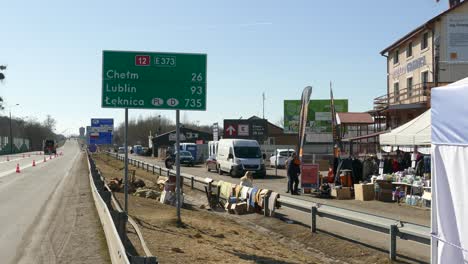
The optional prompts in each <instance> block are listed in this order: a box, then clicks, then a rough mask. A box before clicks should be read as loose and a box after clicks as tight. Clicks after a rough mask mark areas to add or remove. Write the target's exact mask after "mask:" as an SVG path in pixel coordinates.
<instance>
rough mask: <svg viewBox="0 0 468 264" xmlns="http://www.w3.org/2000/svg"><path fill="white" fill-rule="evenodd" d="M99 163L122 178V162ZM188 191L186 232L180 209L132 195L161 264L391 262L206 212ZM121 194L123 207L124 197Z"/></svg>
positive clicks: (323, 239)
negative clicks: (178, 221)
mask: <svg viewBox="0 0 468 264" xmlns="http://www.w3.org/2000/svg"><path fill="white" fill-rule="evenodd" d="M95 160H96V162H97V166H98V167H99V169H100V170H101V172H102V173H103V176H104V177H106V178H108V179H110V178H114V177H122V176H121V175H123V173H122V170H121V169H120V168H122V167H123V163H122V162H120V161H116V160H115V159H111V158H109V157H107V156H105V155H99V156H95ZM132 167H133V166H132ZM136 176H137V178H141V179H144V180H145V182H146V183H147V184H148V185H152V183H151V182H153V183H154V182H156V181H157V175H153V174H152V172H150V173H148V172H146V171H143V170H140V169H138V170H137V172H136ZM148 181H151V182H148ZM184 189H185V190H184V191H185V195H186V199H185V201H186V205H185V206H184V208H183V209H182V213H181V214H182V220H183V222H184V227H182V228H181V227H177V225H176V210H175V208H174V207H172V206H167V205H163V204H160V203H159V202H158V201H156V200H151V199H146V198H140V197H134V196H132V195H131V196H129V210H130V215H131V216H132V217H133V218H134V219H135V220H136V221H137V222H138V224H139V226H140V229H141V230H142V232H143V233H144V238H145V241H146V243H147V245H148V247H149V248H150V250H151V252H152V253H153V254H154V255H156V256H157V257H158V260H159V261H160V263H391V262H390V261H389V260H388V257H387V256H388V255H387V253H386V252H382V251H378V250H374V249H372V248H369V247H366V246H363V245H359V244H355V243H352V242H349V241H345V240H342V239H339V238H336V237H333V236H331V235H328V234H325V233H317V234H311V232H310V229H309V228H308V227H306V226H303V225H300V224H296V223H288V222H286V221H284V220H281V219H278V218H272V217H269V218H266V217H263V216H262V215H259V214H248V215H242V216H237V215H229V214H227V213H224V212H214V211H207V210H206V209H200V205H201V204H204V203H205V202H206V197H205V196H204V194H203V193H202V192H199V191H191V190H190V188H187V187H185V188H184ZM115 195H116V197H117V198H118V199H119V200H120V201H121V202H122V200H123V194H122V193H115ZM129 230H130V233H129V238H130V240H131V241H132V243H133V244H134V245H135V248H134V250H136V251H137V252H138V253H140V254H142V251H141V247H140V246H139V245H137V244H138V241H137V239H136V235H135V234H134V231H132V230H131V229H129Z"/></svg>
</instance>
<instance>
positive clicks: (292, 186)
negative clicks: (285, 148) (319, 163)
mask: <svg viewBox="0 0 468 264" xmlns="http://www.w3.org/2000/svg"><path fill="white" fill-rule="evenodd" d="M300 164H301V162H300V160H299V159H298V158H297V155H296V153H293V154H292V156H291V159H290V160H289V162H288V168H287V174H288V191H291V194H292V195H299V192H298V191H297V189H298V186H299V174H301V168H300V167H299V165H300Z"/></svg>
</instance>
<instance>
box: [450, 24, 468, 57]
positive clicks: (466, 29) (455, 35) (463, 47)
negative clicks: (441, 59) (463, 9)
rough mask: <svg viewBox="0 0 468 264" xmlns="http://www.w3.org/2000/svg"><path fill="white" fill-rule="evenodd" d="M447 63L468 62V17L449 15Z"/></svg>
mask: <svg viewBox="0 0 468 264" xmlns="http://www.w3.org/2000/svg"><path fill="white" fill-rule="evenodd" d="M446 26H447V34H446V38H447V39H446V43H447V61H448V62H465V63H466V62H468V16H465V15H447V25H446Z"/></svg>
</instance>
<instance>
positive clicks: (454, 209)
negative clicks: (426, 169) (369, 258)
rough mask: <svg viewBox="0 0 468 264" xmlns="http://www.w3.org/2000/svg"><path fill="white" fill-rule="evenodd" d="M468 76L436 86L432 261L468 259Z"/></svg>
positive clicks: (433, 98) (442, 261) (433, 138)
mask: <svg viewBox="0 0 468 264" xmlns="http://www.w3.org/2000/svg"><path fill="white" fill-rule="evenodd" d="M467 103H468V78H465V79H463V80H461V81H458V82H455V83H452V84H450V85H448V86H444V87H439V88H435V89H432V101H431V104H432V109H431V111H432V113H431V114H432V147H431V148H432V224H431V228H432V243H431V244H432V245H431V247H432V263H468V191H467V188H468V107H467Z"/></svg>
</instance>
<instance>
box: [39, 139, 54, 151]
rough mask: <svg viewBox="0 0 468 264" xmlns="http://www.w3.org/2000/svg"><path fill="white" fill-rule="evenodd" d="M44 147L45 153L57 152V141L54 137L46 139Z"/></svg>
mask: <svg viewBox="0 0 468 264" xmlns="http://www.w3.org/2000/svg"><path fill="white" fill-rule="evenodd" d="M42 149H43V150H44V154H48V155H50V154H57V143H56V142H55V140H53V139H45V140H44V141H42Z"/></svg>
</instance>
